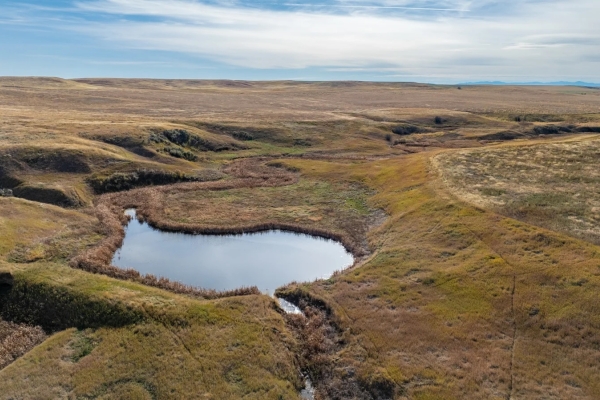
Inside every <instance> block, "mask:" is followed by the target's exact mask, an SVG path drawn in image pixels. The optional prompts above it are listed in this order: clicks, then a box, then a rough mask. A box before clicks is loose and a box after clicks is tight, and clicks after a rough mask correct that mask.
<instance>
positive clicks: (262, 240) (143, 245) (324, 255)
mask: <svg viewBox="0 0 600 400" xmlns="http://www.w3.org/2000/svg"><path fill="white" fill-rule="evenodd" d="M127 213H128V214H129V215H131V216H132V217H134V218H133V220H132V221H131V222H130V223H129V225H128V226H127V228H126V232H125V240H124V242H123V247H122V248H121V249H119V250H118V251H117V252H116V254H115V256H114V258H113V261H112V263H113V265H116V266H118V267H121V268H133V269H135V270H137V271H139V272H141V273H143V274H153V275H156V276H159V277H165V278H168V279H170V280H171V281H177V282H181V283H184V284H187V285H192V286H198V287H203V288H207V289H216V290H230V289H235V288H239V287H242V286H258V288H259V289H260V290H261V291H263V292H264V293H269V292H270V293H272V292H273V291H274V290H275V289H276V288H278V287H280V286H283V285H285V284H287V283H290V282H292V281H299V282H303V281H312V280H314V279H317V278H328V277H329V276H331V274H332V273H333V272H334V271H336V270H340V269H343V268H346V267H347V266H349V265H351V264H352V262H353V258H352V255H351V254H349V253H348V252H347V251H346V250H345V249H344V247H343V246H342V245H341V244H339V243H337V242H335V241H333V240H327V239H322V238H317V237H313V236H309V235H303V234H296V233H291V232H283V231H268V232H264V233H252V234H244V235H226V236H219V235H188V234H182V233H170V232H162V231H158V230H155V229H152V228H151V227H150V226H148V224H147V223H145V222H144V223H140V222H138V221H137V220H136V219H135V210H127Z"/></svg>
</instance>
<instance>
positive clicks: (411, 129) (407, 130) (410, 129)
mask: <svg viewBox="0 0 600 400" xmlns="http://www.w3.org/2000/svg"><path fill="white" fill-rule="evenodd" d="M392 132H394V133H395V134H396V135H400V136H406V135H412V134H413V133H419V132H421V129H419V127H418V126H414V125H399V126H396V127H394V128H392Z"/></svg>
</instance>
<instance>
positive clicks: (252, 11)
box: [0, 0, 600, 83]
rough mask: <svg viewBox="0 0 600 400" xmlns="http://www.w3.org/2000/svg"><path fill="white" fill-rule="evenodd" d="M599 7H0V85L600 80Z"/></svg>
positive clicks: (440, 0) (350, 0)
mask: <svg viewBox="0 0 600 400" xmlns="http://www.w3.org/2000/svg"><path fill="white" fill-rule="evenodd" d="M599 16H600V1H598V0H504V1H497V0H422V1H419V0H368V1H365V0H322V1H318V0H308V1H305V0H284V1H277V0H274V1H269V0H254V1H249V0H79V1H74V0H25V1H12V0H2V1H1V2H0V38H1V40H0V75H12V76H14V75H19V76H23V75H25V76H31V75H35V76H60V77H65V78H74V77H144V78H205V79H221V78H227V79H303V80H337V79H354V80H375V81H418V82H433V83H455V82H465V81H482V80H501V81H510V82H519V81H523V82H524V81H577V80H582V81H588V82H599V81H600V23H599V22H598V17H599Z"/></svg>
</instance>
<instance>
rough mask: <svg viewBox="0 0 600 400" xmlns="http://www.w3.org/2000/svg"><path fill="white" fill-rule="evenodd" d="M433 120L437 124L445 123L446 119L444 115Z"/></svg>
mask: <svg viewBox="0 0 600 400" xmlns="http://www.w3.org/2000/svg"><path fill="white" fill-rule="evenodd" d="M433 121H434V122H435V124H436V125H441V124H443V123H444V120H443V119H442V117H440V116H437V117H435V118H434V119H433Z"/></svg>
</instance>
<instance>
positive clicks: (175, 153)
mask: <svg viewBox="0 0 600 400" xmlns="http://www.w3.org/2000/svg"><path fill="white" fill-rule="evenodd" d="M163 151H164V152H165V153H167V154H169V155H170V156H171V157H175V158H183V159H185V160H188V161H197V160H198V156H197V155H195V154H194V153H192V152H190V151H187V150H182V149H180V148H179V147H165V148H164V149H163Z"/></svg>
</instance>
